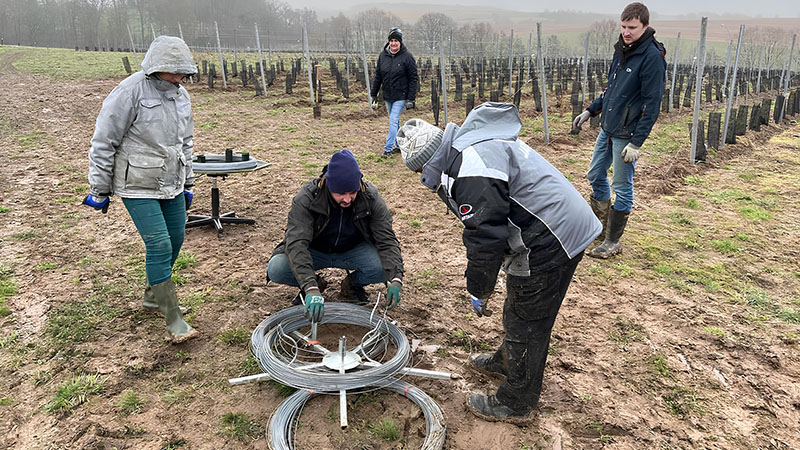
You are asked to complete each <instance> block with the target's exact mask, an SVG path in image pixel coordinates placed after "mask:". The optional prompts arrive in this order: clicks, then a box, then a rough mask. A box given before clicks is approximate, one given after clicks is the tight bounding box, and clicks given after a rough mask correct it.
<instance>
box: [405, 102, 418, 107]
mask: <svg viewBox="0 0 800 450" xmlns="http://www.w3.org/2000/svg"><path fill="white" fill-rule="evenodd" d="M416 108H417V104H416V103H414V100H408V101H407V102H406V109H416Z"/></svg>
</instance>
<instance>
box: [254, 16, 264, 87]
mask: <svg viewBox="0 0 800 450" xmlns="http://www.w3.org/2000/svg"><path fill="white" fill-rule="evenodd" d="M253 28H255V30H256V46H257V47H258V67H259V69H260V70H261V87H262V90H261V92H263V93H264V97H266V96H267V81H266V80H265V78H264V56H263V55H262V53H261V39H260V38H259V37H258V23H254V24H253Z"/></svg>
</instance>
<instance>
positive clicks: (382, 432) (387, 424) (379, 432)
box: [367, 417, 400, 442]
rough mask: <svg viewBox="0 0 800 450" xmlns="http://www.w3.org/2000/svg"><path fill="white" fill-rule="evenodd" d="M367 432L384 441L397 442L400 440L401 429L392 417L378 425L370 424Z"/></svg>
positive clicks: (385, 418) (382, 420) (384, 419)
mask: <svg viewBox="0 0 800 450" xmlns="http://www.w3.org/2000/svg"><path fill="white" fill-rule="evenodd" d="M367 430H368V431H369V432H370V433H371V434H373V435H375V436H378V437H380V438H381V439H383V440H384V441H389V442H391V441H396V440H398V439H399V438H400V427H398V426H397V422H396V421H395V420H394V419H392V418H391V417H384V418H382V419H381V421H380V422H378V423H376V424H368V425H367Z"/></svg>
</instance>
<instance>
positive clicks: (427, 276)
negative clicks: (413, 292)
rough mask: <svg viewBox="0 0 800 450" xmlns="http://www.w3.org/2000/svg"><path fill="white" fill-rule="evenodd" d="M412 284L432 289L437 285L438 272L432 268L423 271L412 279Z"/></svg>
mask: <svg viewBox="0 0 800 450" xmlns="http://www.w3.org/2000/svg"><path fill="white" fill-rule="evenodd" d="M413 281H414V284H416V285H417V286H420V287H426V288H433V287H436V286H438V285H439V283H440V281H439V271H438V270H437V269H435V268H433V267H431V268H428V269H424V270H423V271H422V272H419V274H418V275H416V276H414V278H413Z"/></svg>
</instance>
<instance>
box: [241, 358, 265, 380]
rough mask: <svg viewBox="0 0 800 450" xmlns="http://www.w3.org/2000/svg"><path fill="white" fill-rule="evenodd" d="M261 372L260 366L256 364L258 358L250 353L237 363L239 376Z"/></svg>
mask: <svg viewBox="0 0 800 450" xmlns="http://www.w3.org/2000/svg"><path fill="white" fill-rule="evenodd" d="M260 373H261V367H259V366H258V360H257V359H256V357H255V356H253V355H252V354H250V355H248V356H247V359H245V360H244V361H242V363H241V364H240V365H239V376H240V377H246V376H250V375H258V374H260Z"/></svg>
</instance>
